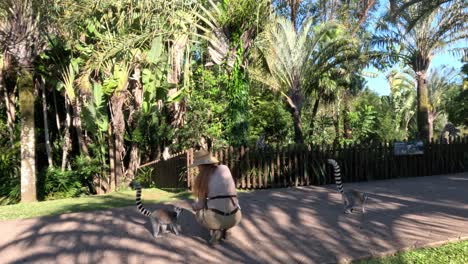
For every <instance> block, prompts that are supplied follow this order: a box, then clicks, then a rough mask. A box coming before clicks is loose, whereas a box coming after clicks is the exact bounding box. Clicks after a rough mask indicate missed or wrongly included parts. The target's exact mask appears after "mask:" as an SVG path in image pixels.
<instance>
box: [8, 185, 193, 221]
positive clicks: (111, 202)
mask: <svg viewBox="0 0 468 264" xmlns="http://www.w3.org/2000/svg"><path fill="white" fill-rule="evenodd" d="M142 197H143V202H144V203H146V204H148V203H157V202H167V201H173V200H180V199H186V198H189V197H191V193H190V192H187V191H184V190H161V189H156V188H153V189H143V194H142ZM131 205H135V191H133V190H126V191H121V192H115V193H111V194H105V195H94V196H87V197H79V198H67V199H59V200H52V201H44V202H37V203H27V204H21V203H20V204H14V205H5V206H0V220H8V219H24V218H31V217H38V216H47V215H57V214H63V213H71V212H83V211H92V210H100V209H109V208H115V207H124V206H131Z"/></svg>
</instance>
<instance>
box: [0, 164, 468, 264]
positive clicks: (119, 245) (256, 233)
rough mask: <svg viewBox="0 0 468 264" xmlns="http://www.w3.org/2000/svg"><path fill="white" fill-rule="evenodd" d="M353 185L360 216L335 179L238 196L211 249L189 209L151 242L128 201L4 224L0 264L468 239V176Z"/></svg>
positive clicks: (243, 256)
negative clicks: (225, 236) (228, 231)
mask: <svg viewBox="0 0 468 264" xmlns="http://www.w3.org/2000/svg"><path fill="white" fill-rule="evenodd" d="M350 186H353V187H355V188H359V189H361V190H364V191H367V192H369V193H370V194H371V200H370V205H369V209H368V212H367V213H366V214H365V215H361V214H355V215H351V216H348V215H344V214H343V213H342V206H341V201H340V196H339V195H338V193H337V191H336V188H335V186H334V185H330V186H324V187H315V186H311V187H299V188H288V189H270V190H261V191H255V192H252V193H242V194H241V195H240V196H241V198H240V199H241V203H242V204H241V205H242V210H243V211H242V212H243V214H244V217H243V220H242V222H241V224H240V225H239V226H238V227H235V228H234V229H233V230H232V235H231V237H230V240H228V241H227V242H225V243H222V244H219V245H216V246H215V247H213V248H211V247H209V246H208V245H207V244H206V242H205V239H206V238H207V237H208V233H207V232H206V231H205V230H203V228H201V227H200V226H199V225H198V224H197V223H196V222H195V219H194V216H193V214H192V213H191V212H190V211H189V210H186V211H184V212H182V215H181V223H182V235H181V236H179V237H176V236H174V235H168V236H166V237H164V238H160V239H157V240H155V239H154V238H153V237H152V236H151V233H150V231H149V230H150V224H149V223H148V221H147V220H146V218H145V217H144V216H143V215H141V214H139V213H138V212H137V210H136V209H135V208H134V207H126V208H117V209H112V210H105V211H97V212H85V213H71V214H63V215H59V216H52V217H40V218H33V219H26V220H12V221H3V222H0V231H1V236H0V256H1V257H0V263H32V262H34V263H163V264H164V263H195V264H197V263H203V264H207V263H337V262H343V261H346V260H349V259H355V258H362V257H365V256H368V255H369V254H373V255H375V254H383V253H388V252H392V251H395V250H401V249H405V248H412V247H420V246H425V245H434V244H437V243H444V242H447V241H453V240H458V239H467V238H468V194H467V191H468V173H464V174H456V175H447V176H432V177H421V178H410V179H400V180H387V181H376V182H367V183H356V184H345V188H346V187H350ZM143 198H144V192H143ZM179 205H182V206H184V207H185V208H189V205H188V203H187V202H180V203H179ZM147 207H148V208H150V209H154V208H156V207H157V206H151V205H147Z"/></svg>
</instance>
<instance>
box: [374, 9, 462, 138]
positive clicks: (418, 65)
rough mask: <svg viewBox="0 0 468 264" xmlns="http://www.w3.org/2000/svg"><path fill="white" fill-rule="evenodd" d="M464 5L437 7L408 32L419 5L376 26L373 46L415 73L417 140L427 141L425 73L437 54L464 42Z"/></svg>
mask: <svg viewBox="0 0 468 264" xmlns="http://www.w3.org/2000/svg"><path fill="white" fill-rule="evenodd" d="M463 6H464V4H463V3H461V2H454V3H453V4H452V5H450V6H442V7H438V8H436V9H434V11H433V12H432V13H431V14H430V15H428V16H427V17H426V18H424V19H421V20H420V21H419V22H418V23H417V24H416V25H414V27H412V28H411V30H409V31H406V30H407V29H408V28H409V26H410V25H411V23H412V21H413V19H414V18H416V17H417V16H418V14H419V12H420V10H422V8H423V4H422V3H418V4H414V5H411V6H410V7H409V8H408V9H407V10H405V12H402V13H400V15H399V16H398V17H397V18H396V20H392V19H391V17H390V13H389V14H387V15H386V16H385V17H384V18H383V19H382V20H381V21H380V22H379V24H378V29H379V30H380V32H381V33H380V35H378V36H377V37H376V39H375V43H376V44H378V45H381V46H384V47H386V48H387V50H388V51H389V53H390V54H391V57H393V58H395V57H396V58H400V59H401V60H402V61H403V63H405V64H406V65H408V66H409V67H411V69H412V70H413V71H414V72H415V73H416V80H417V101H418V109H417V124H418V131H419V137H420V138H422V139H425V140H429V139H430V138H429V136H430V133H429V108H430V102H429V97H428V96H429V94H428V89H427V80H426V79H427V70H428V68H429V66H430V65H431V61H432V58H433V57H434V56H435V55H436V54H437V53H440V52H442V51H445V50H446V49H447V48H448V47H450V45H454V44H455V43H457V42H458V41H460V40H463V39H466V37H467V32H468V30H467V25H466V22H465V21H466V14H464V12H463ZM392 21H393V22H392ZM389 22H392V23H389ZM458 50H460V49H458ZM461 52H463V50H461Z"/></svg>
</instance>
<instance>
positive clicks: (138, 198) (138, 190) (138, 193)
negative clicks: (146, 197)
mask: <svg viewBox="0 0 468 264" xmlns="http://www.w3.org/2000/svg"><path fill="white" fill-rule="evenodd" d="M134 186H135V189H136V205H137V208H138V210H139V211H140V212H141V213H142V214H144V215H146V216H150V215H151V212H150V211H148V210H146V209H145V208H144V207H143V205H142V204H141V186H140V184H139V183H138V182H135V183H134Z"/></svg>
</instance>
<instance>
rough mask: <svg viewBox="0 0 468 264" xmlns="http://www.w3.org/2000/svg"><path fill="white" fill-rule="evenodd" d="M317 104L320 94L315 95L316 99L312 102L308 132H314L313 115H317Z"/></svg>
mask: <svg viewBox="0 0 468 264" xmlns="http://www.w3.org/2000/svg"><path fill="white" fill-rule="evenodd" d="M319 104H320V95H317V99H316V100H315V102H314V107H313V108H312V116H311V117H310V130H309V131H310V133H314V126H315V117H316V116H317V113H318V108H319ZM310 135H312V134H310Z"/></svg>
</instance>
